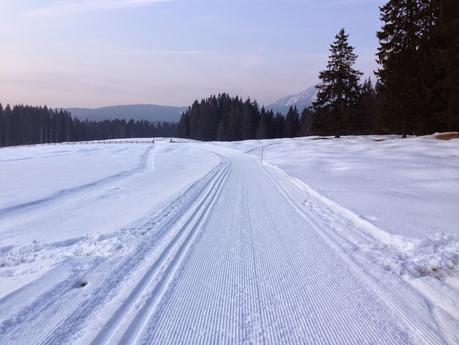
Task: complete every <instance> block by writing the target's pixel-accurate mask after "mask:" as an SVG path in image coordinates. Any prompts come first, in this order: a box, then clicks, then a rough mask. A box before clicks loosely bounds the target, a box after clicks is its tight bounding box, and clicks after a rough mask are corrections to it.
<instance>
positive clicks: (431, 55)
mask: <svg viewBox="0 0 459 345" xmlns="http://www.w3.org/2000/svg"><path fill="white" fill-rule="evenodd" d="M380 13H381V20H382V22H383V26H382V28H381V30H380V31H378V32H377V37H378V39H379V42H380V47H379V48H378V53H377V61H378V63H379V66H380V67H379V69H378V71H377V72H376V83H375V85H373V84H372V82H371V80H370V79H369V78H368V79H366V80H365V81H363V82H361V76H362V73H361V72H360V71H358V70H357V69H355V68H354V65H355V63H356V60H357V58H358V57H357V55H356V54H355V53H354V47H353V46H351V45H350V44H349V35H348V34H346V32H345V30H344V29H341V30H340V32H339V33H338V34H337V35H336V37H335V40H334V41H333V43H332V44H331V46H330V56H329V59H328V63H327V66H326V68H325V69H324V70H323V71H321V72H320V74H319V79H320V84H319V85H318V86H317V88H318V94H317V99H316V100H315V102H313V105H312V106H311V107H309V108H306V109H304V110H301V115H300V114H299V111H298V110H297V109H296V108H290V110H289V111H288V113H287V115H286V116H285V117H284V116H282V115H281V114H274V113H273V112H272V111H270V110H266V109H264V108H261V109H259V107H258V104H257V103H256V102H254V101H251V100H250V99H247V100H245V101H244V100H242V99H240V98H239V97H234V98H232V97H230V96H229V95H227V94H221V95H218V96H211V97H209V98H207V99H203V100H201V101H200V102H198V101H195V102H194V103H193V105H192V106H191V107H190V108H189V109H188V110H187V111H186V112H185V113H184V114H183V115H182V117H181V119H180V122H179V126H178V135H179V136H180V137H185V138H193V139H199V140H244V139H255V138H258V139H269V138H279V137H294V136H304V135H311V134H319V135H335V136H336V137H339V136H340V135H344V134H373V133H374V134H386V133H398V134H401V135H403V136H406V135H408V134H413V135H422V134H430V133H433V132H437V131H454V130H459V82H458V80H459V62H458V61H459V40H458V37H459V16H458V15H457V14H458V13H459V1H457V0H389V1H388V2H387V3H386V4H385V5H384V6H381V7H380Z"/></svg>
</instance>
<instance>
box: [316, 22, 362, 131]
mask: <svg viewBox="0 0 459 345" xmlns="http://www.w3.org/2000/svg"><path fill="white" fill-rule="evenodd" d="M348 37H349V35H347V34H346V33H345V31H344V29H341V31H340V32H339V33H338V34H337V35H336V37H335V41H334V42H333V43H332V44H331V46H330V53H331V55H330V56H329V60H328V64H327V69H326V70H324V71H322V72H320V74H319V78H320V80H321V81H322V83H321V84H319V85H318V86H317V88H318V89H319V91H318V94H317V100H316V101H315V102H314V103H313V106H314V108H315V110H316V111H318V112H319V113H321V114H324V113H325V114H329V115H330V116H331V117H332V126H333V132H334V133H335V136H336V137H337V138H339V136H340V134H341V132H342V131H343V129H344V128H345V127H346V125H347V124H348V122H349V118H350V116H351V113H352V112H353V111H354V109H355V106H356V104H357V102H358V98H359V80H360V76H361V75H362V73H361V72H360V71H358V70H356V69H354V68H353V65H354V64H355V61H356V59H357V55H356V54H354V48H353V47H352V46H351V45H349V43H348Z"/></svg>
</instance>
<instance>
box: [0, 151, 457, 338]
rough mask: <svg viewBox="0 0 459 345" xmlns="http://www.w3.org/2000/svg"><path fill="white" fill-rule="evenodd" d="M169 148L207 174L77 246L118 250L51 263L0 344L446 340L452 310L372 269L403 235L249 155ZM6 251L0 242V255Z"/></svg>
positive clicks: (21, 299) (136, 181) (128, 181)
mask: <svg viewBox="0 0 459 345" xmlns="http://www.w3.org/2000/svg"><path fill="white" fill-rule="evenodd" d="M185 146H187V148H184V147H185ZM164 147H166V146H163V148H162V150H166V149H164ZM176 147H179V149H177V150H190V151H189V152H193V153H197V152H201V154H203V153H202V152H207V155H208V156H209V157H213V158H209V159H208V160H207V166H208V168H207V169H206V171H208V172H207V173H204V172H203V171H204V170H202V171H201V172H200V175H202V176H203V177H201V178H199V179H196V178H195V179H194V181H195V182H193V183H188V184H185V183H182V185H181V186H182V189H181V192H179V193H176V194H173V195H169V196H168V199H167V200H168V201H167V203H163V204H161V207H159V206H158V207H157V208H156V210H155V211H154V212H151V213H150V214H148V213H146V214H145V215H144V216H142V217H140V218H139V219H140V220H139V221H138V222H137V223H136V224H135V225H133V226H131V227H129V228H124V229H122V230H120V231H119V232H117V233H116V234H115V235H113V234H112V235H100V236H102V237H100V236H99V237H97V238H96V239H94V238H91V242H90V243H91V245H94V246H100V245H103V244H104V243H105V242H104V241H106V240H107V239H108V240H109V241H112V240H113V238H116V242H115V243H117V244H119V245H125V247H126V249H125V250H124V251H123V250H121V249H120V251H121V254H118V255H114V254H113V253H115V252H116V248H115V249H113V248H112V251H110V252H109V254H107V255H105V256H104V255H100V254H99V253H97V254H94V253H91V254H88V255H86V256H85V255H73V256H68V257H65V258H64V259H63V260H61V261H59V262H56V263H54V264H53V266H52V267H51V269H50V270H49V271H47V272H45V273H44V274H43V275H40V276H38V277H37V278H36V279H34V280H33V282H32V283H29V284H26V285H24V286H23V287H21V288H19V289H16V290H14V291H12V292H10V293H8V294H6V296H4V297H3V298H1V299H0V344H2V345H3V344H67V343H69V344H70V343H72V344H94V345H96V344H123V345H124V344H447V343H450V344H452V343H454V342H456V341H457V338H456V337H455V335H454V331H452V330H454V328H455V327H456V326H457V325H458V324H457V319H455V315H454V312H455V310H456V309H454V308H452V309H449V308H448V306H444V305H442V304H441V303H440V304H439V305H432V304H431V302H429V301H430V300H429V299H427V298H426V297H425V295H423V294H422V293H420V292H419V291H418V290H416V289H415V287H414V286H413V285H412V284H410V283H408V282H407V278H406V276H405V277H404V278H402V277H401V276H400V275H398V274H396V272H391V271H390V270H389V271H388V270H386V269H385V268H384V264H383V263H382V262H381V260H380V259H381V257H382V256H384V258H383V259H384V260H385V259H387V257H388V256H389V257H390V256H391V255H393V254H394V253H397V251H400V250H403V247H404V246H406V245H409V244H407V243H406V241H407V240H406V239H403V238H401V237H399V236H398V237H397V236H392V235H389V234H386V233H385V232H384V231H383V230H381V229H379V228H377V227H376V226H373V227H372V225H371V224H369V223H365V222H364V221H363V220H362V221H359V219H355V217H354V215H353V214H352V213H351V212H350V211H348V212H347V211H346V209H344V208H340V206H339V205H335V204H333V203H329V202H327V200H326V199H325V198H321V196H320V195H314V194H311V193H312V192H311V191H307V190H305V189H304V188H301V187H302V186H301V185H299V184H298V181H295V179H292V178H290V177H289V176H288V175H286V174H285V173H284V172H283V171H281V170H279V169H278V168H276V167H273V166H270V165H269V164H262V163H261V162H260V161H259V160H258V159H257V158H256V157H254V156H252V155H248V154H244V153H240V152H237V151H234V150H231V149H228V148H225V147H221V146H215V145H211V144H198V143H196V144H194V143H187V144H177V145H176ZM149 150H151V148H148V149H147V151H145V153H144V154H143V155H141V157H143V158H141V160H140V161H141V162H142V161H143V160H145V159H146V158H145V157H147V156H148V155H149V154H150V151H149ZM158 150H161V149H158ZM166 151H167V152H168V154H171V152H172V153H173V150H172V149H167V150H166ZM159 152H161V151H159ZM216 158H217V159H216ZM214 160H215V162H214ZM203 161H205V159H203ZM218 161H219V163H218ZM142 164H143V165H142ZM145 166H146V163H141V165H140V166H137V167H134V168H133V169H134V171H138V170H142V171H143V172H138V174H139V175H138V176H137V177H130V176H131V174H128V175H129V176H124V175H122V176H121V177H120V178H123V179H124V182H123V183H122V184H120V185H118V187H117V188H126V187H127V186H131V187H132V188H133V190H137V191H139V190H141V189H142V188H147V187H145V185H144V184H145V183H146V181H148V180H146V178H147V177H146V175H145V174H147V173H146V172H145V169H146V167H145ZM155 166H157V163H155ZM132 174H134V173H132ZM182 180H183V179H182ZM117 181H118V183H120V182H119V179H118V177H117ZM150 182H151V183H152V184H153V185H154V183H153V181H151V180H150ZM162 182H163V183H165V181H162ZM166 182H167V181H166ZM142 184H143V186H144V187H141V186H142ZM101 185H103V186H104V188H105V189H106V188H107V186H106V185H105V184H104V183H102V184H101ZM166 185H167V184H166ZM90 186H91V187H90ZM92 186H93V184H88V186H87V187H85V188H92ZM133 186H134V187H135V188H137V189H135V188H134V187H133ZM303 187H305V186H303ZM183 188H184V189H183ZM78 190H80V189H78ZM108 190H109V191H110V193H111V194H109V195H110V196H114V195H116V193H115V192H113V189H112V188H109V189H108ZM146 192H148V188H147V190H146ZM91 193H94V191H92V192H91ZM114 193H115V194H114ZM69 194H70V192H69ZM85 195H86V194H85ZM66 197H67V196H66V195H64V196H63V198H66ZM88 198H89V199H90V196H88V197H87V199H86V200H88ZM125 198H126V199H128V200H129V193H127V196H126V197H125ZM103 199H104V198H100V196H99V197H98V198H96V200H97V201H98V202H100V200H103ZM70 204H71V203H70ZM96 205H98V207H103V203H102V202H100V203H99V204H96ZM32 206H34V205H32ZM116 206H117V204H115V205H114V207H116ZM111 209H112V210H113V206H112V208H111ZM147 209H148V208H147V207H144V208H143V211H146V210H147ZM25 210H26V211H27V212H29V211H28V210H27V207H26V208H25ZM13 211H14V212H16V210H13V209H6V211H5V212H6V213H8V212H10V213H14V212H13ZM23 211H24V210H23ZM46 212H51V211H50V210H49V209H47V211H46ZM75 212H76V211H75ZM6 213H5V214H6ZM144 213H145V212H144ZM144 213H142V214H144ZM130 214H132V215H134V216H135V217H139V214H140V213H132V212H131V213H130ZM6 216H7V215H6ZM6 216H5V217H6ZM13 216H14V215H13ZM43 217H44V216H43ZM31 219H37V218H33V217H32V218H31ZM38 219H44V218H38ZM13 223H14V222H13ZM21 224H22V223H21ZM47 224H50V223H49V222H48V223H47ZM51 224H54V223H51ZM73 231H74V232H75V230H73ZM1 233H2V232H0V234H1ZM5 234H10V235H9V236H6V235H4V237H3V238H4V239H5V240H6V241H12V242H11V243H17V242H18V240H17V239H15V238H14V236H13V237H11V236H12V235H11V231H9V232H8V231H7V232H5ZM11 238H13V239H11ZM75 241H76V242H75V243H77V244H78V246H79V247H82V246H84V245H88V243H87V242H88V241H89V240H88V238H83V239H77V240H75ZM127 242H130V243H129V244H128V243H127ZM109 243H110V245H111V246H112V245H113V243H112V242H109ZM72 245H73V243H67V242H66V243H61V247H66V248H67V247H69V246H72ZM54 247H56V246H53V248H54ZM57 247H59V246H57ZM12 248H15V247H14V246H13V245H10V246H0V254H2V253H3V255H5V254H4V253H8V251H11V250H13V249H12ZM21 248H22V247H21ZM59 248H60V247H59ZM120 248H121V247H120ZM369 248H371V249H372V250H371V253H370V250H369ZM24 250H26V249H24ZM54 250H58V249H54ZM65 253H67V254H68V252H65ZM65 253H64V254H65ZM388 253H389V254H388ZM67 254H66V255H67ZM64 256H65V255H64ZM43 260H44V261H46V260H45V259H43ZM453 296H454V295H453Z"/></svg>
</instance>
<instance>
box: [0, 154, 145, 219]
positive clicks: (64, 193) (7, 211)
mask: <svg viewBox="0 0 459 345" xmlns="http://www.w3.org/2000/svg"><path fill="white" fill-rule="evenodd" d="M153 148H154V145H152V146H148V147H147V149H146V150H145V152H144V153H143V154H142V156H141V158H140V161H139V164H138V165H137V166H135V167H134V168H133V169H131V170H125V171H122V172H119V173H117V174H114V175H110V176H107V177H104V178H102V179H99V180H96V181H92V182H90V183H86V184H83V185H79V186H75V187H72V188H67V189H62V190H59V191H57V192H55V193H53V194H51V195H47V196H45V197H43V198H40V199H36V200H32V201H28V202H25V203H22V204H17V205H13V206H8V207H5V208H1V209H0V218H2V217H5V216H9V215H11V214H15V213H17V212H22V211H25V210H29V209H33V208H36V207H39V206H43V205H47V204H49V203H54V202H56V201H59V200H61V199H63V198H66V197H69V196H71V195H72V194H75V193H81V192H84V191H87V190H91V189H97V188H100V187H101V186H103V185H106V184H109V183H112V182H114V181H117V180H120V179H124V178H126V177H130V176H132V175H134V174H137V173H139V172H142V171H143V170H145V169H146V167H147V166H148V157H149V155H150V153H151V151H152V150H153Z"/></svg>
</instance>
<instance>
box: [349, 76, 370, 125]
mask: <svg viewBox="0 0 459 345" xmlns="http://www.w3.org/2000/svg"><path fill="white" fill-rule="evenodd" d="M375 117H376V90H375V88H374V87H373V84H372V82H371V79H370V78H368V79H367V80H365V81H364V83H363V84H362V87H361V89H360V96H359V101H358V102H357V107H356V111H355V113H354V116H353V119H352V123H351V125H350V130H351V132H352V133H355V134H370V133H375V131H376V124H375Z"/></svg>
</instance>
